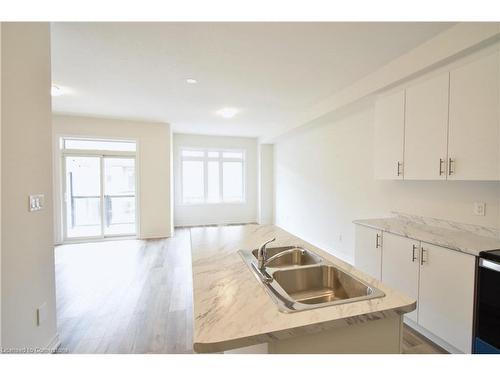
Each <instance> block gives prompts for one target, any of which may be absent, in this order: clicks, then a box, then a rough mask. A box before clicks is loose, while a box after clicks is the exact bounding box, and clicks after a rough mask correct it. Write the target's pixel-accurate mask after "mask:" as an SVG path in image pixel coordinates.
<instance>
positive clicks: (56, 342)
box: [45, 333, 61, 354]
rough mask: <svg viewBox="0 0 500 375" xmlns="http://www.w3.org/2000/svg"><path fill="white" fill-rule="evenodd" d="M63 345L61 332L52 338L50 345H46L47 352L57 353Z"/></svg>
mask: <svg viewBox="0 0 500 375" xmlns="http://www.w3.org/2000/svg"><path fill="white" fill-rule="evenodd" d="M60 346H61V340H60V339H59V334H58V333H56V335H55V336H54V337H53V338H52V340H50V342H49V343H48V345H47V346H46V347H45V349H46V351H47V353H51V354H55V353H57V349H59V347H60Z"/></svg>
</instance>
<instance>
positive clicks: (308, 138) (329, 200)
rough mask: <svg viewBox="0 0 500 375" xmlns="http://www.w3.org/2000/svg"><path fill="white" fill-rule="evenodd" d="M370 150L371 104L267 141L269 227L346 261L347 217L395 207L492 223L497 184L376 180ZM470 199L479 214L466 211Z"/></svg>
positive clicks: (350, 231) (350, 252)
mask: <svg viewBox="0 0 500 375" xmlns="http://www.w3.org/2000/svg"><path fill="white" fill-rule="evenodd" d="M373 147H374V145H373V105H372V104H365V105H363V106H362V107H360V108H357V109H356V111H354V112H353V113H351V114H348V115H346V116H345V117H343V118H341V119H338V120H336V121H333V122H331V123H328V124H325V125H321V126H316V127H312V128H310V129H308V130H305V131H304V132H299V133H297V134H294V135H290V136H289V137H288V138H285V139H283V140H281V141H279V142H278V143H277V144H275V178H276V180H275V184H276V185H275V189H276V208H275V210H276V213H275V215H276V224H277V225H279V226H280V227H282V228H284V229H285V230H288V231H290V232H291V233H293V234H296V235H298V236H300V237H302V238H304V239H305V240H308V241H310V242H312V243H313V244H315V245H317V246H319V247H322V248H324V249H325V250H328V251H330V252H332V253H333V254H335V255H337V256H339V257H341V258H343V259H345V260H347V261H350V262H352V261H353V259H354V225H353V224H352V221H353V220H355V219H362V218H374V217H381V216H388V215H389V213H390V211H393V210H395V211H401V212H406V213H411V214H417V215H422V216H430V217H435V218H442V219H449V220H454V221H459V222H465V223H471V224H478V225H484V226H489V227H497V226H498V223H499V213H498V207H499V204H500V199H499V197H500V191H499V183H497V182H472V181H421V182H420V181H377V180H375V179H374V177H373V169H374V167H373ZM476 201H478V202H486V207H487V209H486V216H475V215H473V213H472V207H473V202H476ZM340 237H341V238H340Z"/></svg>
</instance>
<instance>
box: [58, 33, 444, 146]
mask: <svg viewBox="0 0 500 375" xmlns="http://www.w3.org/2000/svg"><path fill="white" fill-rule="evenodd" d="M452 25H453V24H451V23H53V24H52V79H53V82H54V83H55V84H57V85H59V86H62V88H68V89H69V90H71V91H70V92H68V94H66V95H62V96H58V97H54V98H53V109H54V111H55V112H62V113H73V114H86V115H93V116H106V117H117V118H130V119H141V120H153V121H162V122H169V123H170V124H172V126H173V130H174V131H175V132H182V133H199V134H217V135H239V136H251V137H257V136H265V135H266V134H269V133H272V132H273V130H276V129H281V128H283V126H286V124H287V123H293V122H294V119H296V118H297V117H298V115H299V114H300V113H301V112H302V111H304V110H306V109H307V108H309V107H311V106H312V105H314V104H315V103H317V102H318V101H320V100H322V99H324V98H326V97H328V96H330V95H332V94H334V93H336V92H338V91H339V90H341V89H343V88H345V87H347V86H349V85H350V84H352V83H354V82H355V81H357V80H358V79H360V78H362V77H364V76H366V75H367V74H369V73H371V72H373V71H375V70H376V69H378V68H380V67H381V66H383V65H384V64H386V63H387V62H389V61H390V60H393V59H394V58H396V57H398V56H400V55H402V54H404V53H405V52H407V51H409V50H411V49H412V48H414V47H416V46H418V45H419V44H421V43H423V42H424V41H426V40H428V39H430V38H432V37H433V36H434V35H436V34H438V33H440V32H442V31H444V30H445V29H447V28H449V27H451V26H452ZM187 78H195V79H197V80H198V83H197V84H195V85H190V84H187V83H186V82H185V80H186V79H187ZM222 107H236V108H238V109H240V110H241V112H240V113H238V114H237V115H236V116H235V117H234V118H232V119H224V118H221V117H218V116H217V115H216V114H215V111H216V110H218V109H220V108H222Z"/></svg>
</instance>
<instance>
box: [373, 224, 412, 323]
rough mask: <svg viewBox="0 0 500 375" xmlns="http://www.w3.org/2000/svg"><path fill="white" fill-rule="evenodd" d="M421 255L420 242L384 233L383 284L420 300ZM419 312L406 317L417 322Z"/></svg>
mask: <svg viewBox="0 0 500 375" xmlns="http://www.w3.org/2000/svg"><path fill="white" fill-rule="evenodd" d="M419 254H420V242H419V241H415V240H412V239H409V238H405V237H401V236H396V235H394V234H391V233H384V247H383V255H382V282H383V283H384V284H387V285H389V286H391V287H394V288H395V289H398V290H400V291H401V292H403V293H405V294H407V295H408V296H410V297H412V298H415V300H418V276H419ZM417 310H418V309H417ZM417 310H414V311H412V312H411V313H409V314H406V316H407V317H408V318H410V319H411V320H413V321H415V322H416V321H417Z"/></svg>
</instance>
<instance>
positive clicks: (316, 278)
mask: <svg viewBox="0 0 500 375" xmlns="http://www.w3.org/2000/svg"><path fill="white" fill-rule="evenodd" d="M273 278H274V280H276V282H277V283H278V285H279V286H280V287H281V288H282V289H283V290H284V291H285V292H286V294H288V296H289V297H290V298H291V299H292V300H293V301H296V302H299V303H304V304H308V305H314V304H321V303H329V302H334V301H339V300H347V299H351V298H359V297H365V296H369V295H370V294H371V293H372V289H371V288H370V287H369V286H367V285H365V284H363V283H362V282H361V281H359V280H357V279H355V278H354V277H352V276H350V275H348V274H346V273H345V272H343V271H341V270H339V269H338V268H336V267H333V266H329V265H323V266H317V267H307V268H298V269H289V270H282V271H276V272H274V274H273Z"/></svg>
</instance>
